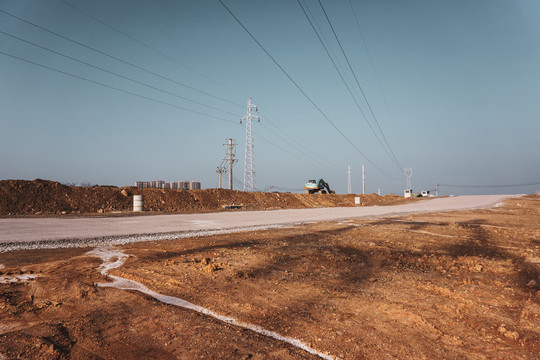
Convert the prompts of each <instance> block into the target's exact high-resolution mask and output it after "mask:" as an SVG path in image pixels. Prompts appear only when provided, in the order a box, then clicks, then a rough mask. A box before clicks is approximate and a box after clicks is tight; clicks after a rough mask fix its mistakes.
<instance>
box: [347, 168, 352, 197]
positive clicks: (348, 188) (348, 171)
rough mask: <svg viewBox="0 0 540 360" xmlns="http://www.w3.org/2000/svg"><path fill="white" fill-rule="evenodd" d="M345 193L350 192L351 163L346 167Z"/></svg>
mask: <svg viewBox="0 0 540 360" xmlns="http://www.w3.org/2000/svg"><path fill="white" fill-rule="evenodd" d="M347 194H352V182H351V165H349V166H348V167H347Z"/></svg>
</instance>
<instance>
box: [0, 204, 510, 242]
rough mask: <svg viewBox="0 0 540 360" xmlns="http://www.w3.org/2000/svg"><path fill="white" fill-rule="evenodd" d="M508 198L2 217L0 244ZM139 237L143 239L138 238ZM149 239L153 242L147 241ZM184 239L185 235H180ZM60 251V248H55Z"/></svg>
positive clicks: (196, 229)
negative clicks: (173, 212)
mask: <svg viewBox="0 0 540 360" xmlns="http://www.w3.org/2000/svg"><path fill="white" fill-rule="evenodd" d="M509 197H511V196H509V195H475V196H458V197H447V198H437V199H430V200H425V201H418V202H414V203H410V204H404V205H395V206H369V207H368V206H366V207H337V208H316V209H288V210H268V211H235V212H218V213H203V214H177V215H152V216H127V217H126V216H124V217H77V218H73V217H70V218H4V219H0V244H3V246H4V251H6V250H8V249H7V248H6V246H7V247H10V248H11V246H9V245H15V244H18V245H19V246H24V245H23V244H24V243H37V242H44V241H48V242H51V241H52V242H58V241H60V242H63V243H66V242H69V241H70V240H73V241H80V240H87V241H86V242H88V241H89V240H91V239H101V240H100V241H102V242H106V241H104V239H107V238H111V239H116V240H117V242H118V240H119V239H120V240H121V239H126V240H127V239H129V238H137V237H138V240H132V241H144V240H152V239H153V240H163V239H167V238H169V239H171V238H175V237H179V236H180V235H182V234H187V235H189V236H200V235H206V234H211V233H220V232H221V233H223V232H233V231H242V230H246V229H251V228H272V227H278V226H282V225H288V224H298V223H308V222H317V221H332V220H341V219H352V218H362V217H364V218H370V217H385V216H399V215H406V214H410V213H419V212H433V211H451V210H465V209H474V208H485V207H491V206H494V205H496V204H497V203H499V202H501V201H503V200H504V199H506V198H509ZM142 234H144V235H145V236H142V237H141V235H142ZM150 235H154V237H152V236H150ZM181 237H186V236H181ZM60 246H61V245H60Z"/></svg>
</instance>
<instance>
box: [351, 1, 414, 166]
mask: <svg viewBox="0 0 540 360" xmlns="http://www.w3.org/2000/svg"><path fill="white" fill-rule="evenodd" d="M349 5H350V6H351V10H352V13H353V15H354V20H355V22H356V26H357V28H358V32H359V33H360V39H362V43H363V44H364V47H365V48H366V54H367V56H368V60H369V63H370V65H371V68H372V69H373V74H374V75H375V79H376V80H377V85H378V86H379V91H380V92H381V95H382V98H383V101H384V105H385V106H386V109H387V111H388V116H389V117H390V120H391V121H392V125H394V131H395V132H396V135H397V138H398V141H399V144H400V146H401V148H402V150H403V151H404V152H406V151H405V146H403V142H402V140H401V136H400V133H399V131H398V129H397V126H396V122H395V119H394V116H392V111H391V110H390V106H389V105H388V100H387V98H386V95H385V93H384V91H383V89H382V85H381V80H380V79H379V74H378V73H377V69H376V68H375V63H374V62H373V58H372V57H371V52H370V51H369V48H368V46H367V42H366V39H365V37H364V32H363V31H362V27H361V26H360V21H359V20H358V16H357V14H356V10H354V6H353V3H352V0H349ZM405 158H408V156H407V154H406V153H405Z"/></svg>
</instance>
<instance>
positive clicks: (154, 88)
mask: <svg viewBox="0 0 540 360" xmlns="http://www.w3.org/2000/svg"><path fill="white" fill-rule="evenodd" d="M0 34H4V35H6V36H9V37H12V38H14V39H17V40H19V41H22V42H24V43H27V44H30V45H32V46H35V47H38V48H40V49H43V50H46V51H49V52H51V53H54V54H56V55H59V56H62V57H65V58H67V59H70V60H73V61H76V62H78V63H81V64H84V65H86V66H89V67H92V68H94V69H98V70H100V71H103V72H106V73H108V74H112V75H114V76H118V77H120V78H122V79H125V80H128V81H131V82H134V83H136V84H139V85H142V86H145V87H147V88H150V89H153V90H157V91H160V92H162V93H165V94H168V95H171V96H175V97H177V98H179V99H184V100H187V101H190V102H192V103H194V104H197V105H201V106H204V107H207V108H210V109H213V110H217V111H221V112H224V113H226V114H229V115H232V116H235V117H239V116H240V115H238V114H234V113H232V112H229V111H226V110H223V109H219V108H217V107H214V106H211V105H207V104H204V103H201V102H199V101H196V100H192V99H189V98H187V97H185V96H182V95H178V94H175V93H173V92H170V91H167V90H163V89H160V88H158V87H155V86H152V85H149V84H146V83H143V82H141V81H138V80H134V79H132V78H129V77H127V76H124V75H120V74H118V73H116V72H114V71H110V70H107V69H104V68H102V67H99V66H95V65H92V64H90V63H87V62H86V61H83V60H80V59H77V58H74V57H71V56H69V55H66V54H63V53H61V52H58V51H55V50H52V49H49V48H47V47H45V46H41V45H39V44H36V43H33V42H31V41H28V40H25V39H23V38H20V37H18V36H15V35H12V34H8V33H6V32H4V31H2V30H0Z"/></svg>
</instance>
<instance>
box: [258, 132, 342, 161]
mask: <svg viewBox="0 0 540 360" xmlns="http://www.w3.org/2000/svg"><path fill="white" fill-rule="evenodd" d="M261 126H263V127H264V128H265V129H267V130H268V131H270V132H271V133H272V134H274V135H275V136H277V137H278V138H279V139H281V140H282V141H284V142H285V143H287V144H288V145H289V146H291V147H292V148H293V149H294V150H296V151H298V152H300V153H302V154H303V155H305V156H307V157H310V158H311V159H312V160H315V161H316V162H317V161H320V159H319V158H317V157H315V156H314V155H313V154H312V153H311V152H310V151H309V150H308V151H304V150H302V149H300V148H298V147H297V146H295V145H294V144H293V143H291V142H290V141H289V140H287V139H286V138H284V137H283V136H281V135H279V134H278V133H276V132H275V131H274V130H272V129H271V128H269V127H268V126H266V125H265V124H263V123H261ZM274 126H275V125H274ZM278 129H279V128H278ZM279 130H280V129H279ZM327 166H328V164H327ZM328 168H333V169H334V170H337V171H341V170H342V169H339V168H337V167H335V166H333V165H330V166H328Z"/></svg>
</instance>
